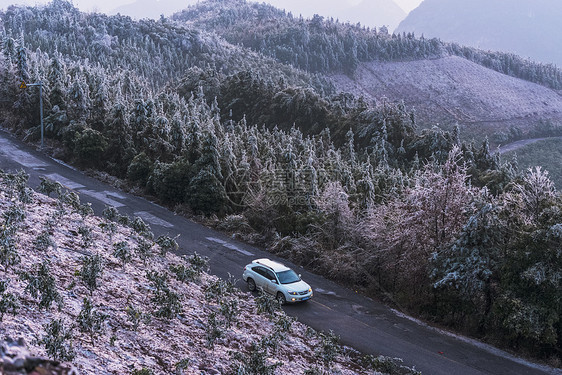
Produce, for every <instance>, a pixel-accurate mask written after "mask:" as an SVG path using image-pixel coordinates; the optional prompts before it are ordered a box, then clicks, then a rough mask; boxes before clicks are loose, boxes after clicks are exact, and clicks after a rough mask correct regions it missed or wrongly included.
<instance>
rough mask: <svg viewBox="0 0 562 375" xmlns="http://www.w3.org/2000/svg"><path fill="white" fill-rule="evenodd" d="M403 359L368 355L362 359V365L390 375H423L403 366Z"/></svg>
mask: <svg viewBox="0 0 562 375" xmlns="http://www.w3.org/2000/svg"><path fill="white" fill-rule="evenodd" d="M402 362H403V361H402V359H400V358H391V357H386V356H384V355H379V356H377V357H375V356H373V355H366V356H364V357H363V358H362V360H361V363H362V364H363V365H364V366H365V367H367V368H370V369H372V370H374V371H378V372H382V373H384V374H388V375H421V372H420V371H416V370H415V369H413V368H409V367H407V366H404V365H402Z"/></svg>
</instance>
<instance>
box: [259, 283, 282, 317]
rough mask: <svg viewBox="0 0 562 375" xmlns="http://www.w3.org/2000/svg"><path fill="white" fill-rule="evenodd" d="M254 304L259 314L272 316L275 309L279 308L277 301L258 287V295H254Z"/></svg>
mask: <svg viewBox="0 0 562 375" xmlns="http://www.w3.org/2000/svg"><path fill="white" fill-rule="evenodd" d="M256 305H257V307H258V313H259V314H267V315H270V316H274V314H275V313H276V312H277V311H279V310H281V306H280V305H279V301H277V299H275V298H274V297H272V296H271V295H269V294H268V293H266V292H264V291H263V290H261V289H259V293H258V296H257V297H256Z"/></svg>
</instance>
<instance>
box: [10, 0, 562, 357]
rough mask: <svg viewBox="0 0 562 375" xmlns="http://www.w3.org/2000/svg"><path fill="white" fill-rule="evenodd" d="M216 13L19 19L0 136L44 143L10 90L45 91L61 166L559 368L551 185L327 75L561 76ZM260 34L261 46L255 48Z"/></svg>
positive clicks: (15, 15)
mask: <svg viewBox="0 0 562 375" xmlns="http://www.w3.org/2000/svg"><path fill="white" fill-rule="evenodd" d="M218 3H219V4H220V5H221V7H222V8H220V9H221V10H220V13H219V15H220V17H217V18H216V19H214V20H215V21H213V22H214V23H213V22H211V20H213V18H212V17H211V16H209V14H208V13H210V12H211V10H212V9H215V5H216V4H217V2H216V1H206V2H202V3H200V4H199V5H197V6H196V7H195V8H190V9H188V10H187V11H185V12H183V13H180V14H177V15H176V16H174V17H172V18H171V19H167V18H162V19H161V20H159V21H149V20H142V21H133V20H132V19H130V18H128V17H123V16H106V15H102V14H96V13H81V12H80V11H78V10H77V9H76V8H74V7H73V6H72V5H71V4H70V3H68V2H66V1H64V0H54V1H53V2H52V3H50V4H49V5H47V6H37V7H15V6H12V7H9V8H8V9H7V10H6V11H4V12H2V13H0V20H1V25H2V28H1V29H0V32H1V38H2V43H1V53H0V66H1V69H0V80H1V83H2V84H1V86H0V90H1V92H0V96H1V97H2V98H13V100H9V99H8V100H3V101H1V102H0V121H1V122H2V126H3V127H4V128H7V129H10V130H11V131H12V132H14V133H15V134H17V135H19V136H21V137H22V138H24V139H26V140H27V141H29V142H36V141H37V140H38V138H39V126H38V124H39V118H38V116H39V111H38V97H37V92H36V91H34V89H33V88H29V89H27V90H20V89H18V86H19V84H20V82H21V81H25V82H39V81H41V82H43V84H44V88H45V89H44V101H43V103H44V111H45V126H46V127H45V129H46V137H47V150H48V152H50V153H51V154H52V155H54V156H55V157H57V158H60V159H62V160H65V161H67V162H70V163H73V164H75V165H77V166H79V167H80V168H83V169H89V170H95V171H100V172H104V173H107V174H110V175H112V176H115V177H117V178H119V179H121V180H122V181H123V183H124V184H125V185H127V186H128V187H129V188H130V189H133V190H135V191H137V192H140V193H142V194H144V195H146V196H149V197H154V199H157V200H158V201H160V202H162V203H164V204H166V205H167V206H169V207H171V208H174V209H175V210H176V211H177V212H182V213H188V214H192V215H201V216H205V217H207V218H209V217H210V218H212V219H213V220H214V222H215V223H216V226H217V227H218V228H220V229H222V230H225V231H227V232H231V233H233V234H235V235H237V236H238V238H241V239H243V240H245V241H248V242H251V243H254V244H258V245H260V246H263V247H265V248H267V249H269V250H270V251H271V252H272V253H275V254H279V255H281V256H283V257H286V258H288V259H291V260H292V261H294V262H295V263H297V264H300V265H303V266H305V267H306V268H307V269H309V270H312V271H315V272H317V273H320V274H323V275H326V276H327V277H329V278H331V279H333V280H336V281H338V282H341V283H343V284H345V285H349V286H353V287H355V288H357V289H360V290H361V291H362V292H363V293H365V294H368V295H371V296H375V297H377V298H380V299H383V300H385V301H386V302H388V303H389V304H391V305H393V306H396V307H398V308H399V309H401V310H402V311H407V312H408V313H410V314H414V315H417V316H421V317H423V318H424V319H426V320H428V321H433V322H438V323H439V324H443V325H446V326H449V327H452V328H454V329H455V330H457V331H460V332H463V333H467V334H469V335H472V336H474V337H478V338H481V339H484V340H486V341H489V342H491V343H494V344H497V345H500V346H504V347H507V348H511V349H513V350H516V351H518V352H519V353H523V354H526V355H529V356H533V357H536V358H541V359H546V360H551V361H554V362H553V363H554V364H556V362H555V361H556V358H559V357H560V350H561V343H562V322H561V321H560V317H561V316H562V253H561V249H562V246H561V244H562V242H561V241H562V197H561V195H560V194H559V193H557V192H556V190H555V188H554V185H553V183H552V182H551V181H550V179H549V176H548V172H547V171H544V170H542V169H541V168H532V169H527V170H520V169H519V167H518V162H517V159H516V158H513V159H512V160H510V161H509V162H505V161H501V160H500V158H499V155H497V154H493V153H492V152H491V151H490V148H489V144H488V142H487V141H485V142H483V143H482V144H478V145H476V144H474V143H472V142H462V141H461V137H460V131H461V130H460V129H459V128H458V127H457V128H456V129H455V130H454V131H452V132H446V131H443V130H441V129H439V128H437V127H432V128H426V129H421V128H420V127H419V126H418V124H417V123H416V118H415V112H414V111H412V110H410V109H409V108H407V107H405V106H404V104H403V103H400V102H398V103H393V102H388V101H385V100H381V101H380V102H378V103H368V102H366V101H365V100H364V99H363V98H361V97H355V96H354V95H352V94H350V93H341V92H335V90H334V88H333V86H332V85H331V84H330V81H329V80H328V79H327V78H326V77H325V76H324V75H322V73H325V72H330V71H336V70H343V71H345V72H348V73H349V74H352V73H353V69H354V66H355V64H356V63H357V61H364V60H372V59H381V60H388V59H427V58H432V57H435V56H441V55H442V54H444V53H454V54H461V55H467V56H465V57H467V58H470V59H473V60H477V61H479V62H480V63H482V64H485V65H486V64H488V65H490V67H492V68H493V69H498V70H502V71H504V73H506V74H512V75H515V76H520V77H528V79H530V80H533V81H535V82H539V83H541V84H544V85H547V86H549V87H555V88H560V85H561V84H562V74H561V73H560V70H557V69H556V68H554V67H552V66H544V65H540V64H536V63H529V62H527V61H525V60H522V59H520V58H517V57H515V56H510V55H501V54H494V53H491V52H482V51H477V50H473V49H467V48H464V47H458V46H454V45H447V44H444V43H442V42H440V41H437V40H429V39H424V38H423V37H422V38H416V37H414V36H413V35H412V36H406V37H404V36H393V35H388V34H387V33H385V32H384V30H378V31H376V30H369V29H365V28H363V27H360V26H358V25H349V24H341V23H338V22H337V21H332V20H329V21H328V20H322V19H320V18H317V17H315V18H314V19H312V20H302V19H296V18H293V17H291V15H286V14H284V13H283V12H281V11H277V10H274V9H273V8H271V7H268V6H265V5H249V3H246V2H244V1H232V2H224V1H221V2H218ZM217 9H219V8H217ZM198 17H199V18H198ZM256 17H259V19H260V22H259V23H260V25H263V30H262V29H258V28H256V29H254V30H255V31H256V32H255V34H249V33H248V25H249V24H251V23H252V22H254V21H253V20H254V19H255V18H256ZM198 19H199V21H197V20H198ZM188 21H189V22H188ZM204 25H207V26H209V27H206V28H205V27H204ZM227 26H228V27H227ZM227 31H228V32H227ZM244 35H245V36H246V37H247V38H248V39H247V40H245V39H243V37H242V36H244ZM248 35H250V36H248ZM284 38H290V40H289V42H287V40H285V39H284ZM303 38H304V39H303ZM231 43H232V44H231ZM350 46H351V47H350ZM349 48H351V51H352V53H351V54H350V53H349ZM381 50H384V51H386V52H387V53H386V54H384V53H383V54H381V53H380V51H381ZM400 51H401V52H400ZM282 56H285V57H282ZM350 56H351V57H352V60H351V61H346V60H345V59H346V58H349V57H350ZM273 57H274V58H276V59H277V60H279V61H276V60H275V59H273ZM301 59H304V60H303V61H301ZM201 216H199V217H201ZM558 365H560V363H559V362H558Z"/></svg>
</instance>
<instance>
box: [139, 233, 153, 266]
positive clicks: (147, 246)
mask: <svg viewBox="0 0 562 375" xmlns="http://www.w3.org/2000/svg"><path fill="white" fill-rule="evenodd" d="M152 245H153V243H152V242H151V241H147V240H145V239H144V238H143V237H139V238H137V246H135V249H134V250H135V254H137V255H138V257H139V258H140V260H142V262H143V263H145V264H146V261H147V260H148V259H150V258H151V257H152Z"/></svg>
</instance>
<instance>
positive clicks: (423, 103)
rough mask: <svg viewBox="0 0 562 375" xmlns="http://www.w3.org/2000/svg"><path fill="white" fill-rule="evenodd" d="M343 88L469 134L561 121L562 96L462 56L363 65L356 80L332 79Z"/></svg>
mask: <svg viewBox="0 0 562 375" xmlns="http://www.w3.org/2000/svg"><path fill="white" fill-rule="evenodd" d="M333 78H334V80H335V82H336V84H337V86H338V87H339V88H340V89H343V90H347V91H351V92H355V93H358V94H361V95H365V96H367V97H371V98H376V99H380V98H382V97H386V98H388V99H390V100H402V99H403V100H404V102H405V104H406V105H408V106H412V107H414V108H415V110H416V116H417V119H418V123H419V124H420V125H424V126H431V125H436V124H437V123H439V124H440V125H444V126H447V125H454V124H455V123H459V124H460V125H461V126H463V127H464V128H465V129H466V132H467V133H469V134H477V135H483V134H492V133H493V132H494V131H496V130H498V129H505V128H509V126H512V125H513V126H519V127H521V128H522V129H523V130H524V129H527V128H529V127H531V126H533V125H534V124H535V123H536V122H537V121H539V120H541V119H552V120H556V121H562V96H561V95H560V93H558V92H556V91H554V90H551V89H548V88H545V87H544V86H540V85H537V84H534V83H530V82H527V81H523V80H520V79H517V78H513V77H509V76H506V75H504V74H500V73H497V72H495V71H492V70H490V69H486V68H484V67H482V66H481V65H477V64H475V63H472V62H470V61H468V60H465V59H463V58H460V57H446V58H441V59H436V60H422V61H410V62H389V63H380V62H371V63H363V64H361V65H360V67H359V69H358V71H357V73H356V75H355V78H354V79H350V78H349V77H347V76H345V75H337V76H334V77H333Z"/></svg>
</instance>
